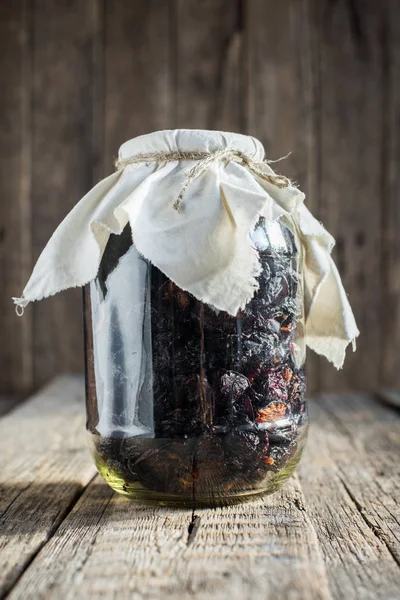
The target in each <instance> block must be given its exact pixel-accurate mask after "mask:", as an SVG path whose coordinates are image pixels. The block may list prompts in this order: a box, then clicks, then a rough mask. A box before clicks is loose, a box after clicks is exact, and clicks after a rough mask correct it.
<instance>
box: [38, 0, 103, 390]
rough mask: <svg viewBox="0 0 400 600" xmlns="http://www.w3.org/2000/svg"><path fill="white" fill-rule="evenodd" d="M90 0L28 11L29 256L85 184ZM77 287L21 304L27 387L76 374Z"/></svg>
mask: <svg viewBox="0 0 400 600" xmlns="http://www.w3.org/2000/svg"><path fill="white" fill-rule="evenodd" d="M96 4H97V0H89V1H88V2H79V1H78V0H62V1H61V2H57V3H55V2H53V1H52V0H44V1H43V2H39V3H37V4H36V5H35V11H34V15H33V55H34V72H33V140H32V196H31V202H32V204H33V205H34V211H33V214H32V224H33V239H32V244H33V258H34V260H36V259H37V257H38V255H39V254H40V252H41V251H42V250H43V248H44V246H45V245H46V243H47V241H48V239H49V238H50V236H51V234H52V233H53V231H54V229H55V228H56V227H57V225H58V224H59V223H60V222H61V221H62V219H63V218H64V217H65V216H66V214H67V213H68V212H69V210H70V209H71V208H72V207H73V206H74V205H75V204H76V202H78V200H80V198H81V197H82V196H83V195H84V194H85V193H86V192H87V191H88V190H89V189H90V187H91V186H92V183H93V181H92V166H93V164H94V162H95V160H94V158H95V154H94V152H93V101H94V100H93V80H94V37H95V34H96V33H98V26H97V13H96V11H95V7H96ZM81 306H82V303H81V291H80V290H78V289H75V290H68V291H67V292H64V293H62V294H59V295H57V296H55V297H52V298H50V299H48V300H45V301H43V302H41V303H38V304H35V305H33V306H32V307H29V309H27V311H26V312H29V311H32V312H33V340H34V346H33V356H34V372H35V386H38V385H40V384H43V383H44V382H46V381H48V380H49V378H50V377H52V376H54V375H55V374H56V373H60V372H65V371H81V370H82V364H83V353H82V327H81V322H82V317H81V315H82V308H81Z"/></svg>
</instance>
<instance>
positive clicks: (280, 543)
mask: <svg viewBox="0 0 400 600" xmlns="http://www.w3.org/2000/svg"><path fill="white" fill-rule="evenodd" d="M302 507H303V500H302V494H301V491H300V489H299V486H298V484H297V483H296V481H292V482H291V483H290V484H289V485H288V486H287V487H286V490H285V492H283V493H278V494H276V495H274V496H270V497H269V498H267V499H266V500H264V501H257V502H253V503H251V504H248V505H243V506H239V507H230V508H223V509H216V510H199V511H197V512H196V517H197V519H199V520H201V521H200V525H199V527H198V529H197V533H196V535H190V534H189V533H188V527H189V526H190V523H191V522H192V512H191V511H188V510H179V511H177V510H175V511H174V510H172V509H165V508H158V509H154V508H146V507H144V506H141V505H135V504H133V503H131V502H129V500H126V499H124V498H122V497H117V496H116V495H115V494H114V495H111V494H110V490H108V489H107V488H106V486H105V485H104V484H102V483H101V482H100V481H99V480H98V479H96V480H95V481H94V482H93V483H92V484H91V485H90V486H89V488H88V490H87V491H86V492H85V494H84V495H83V496H82V498H81V500H80V501H79V502H78V503H77V505H76V506H75V508H74V510H73V511H72V512H71V514H70V515H69V517H67V519H66V520H65V521H64V522H63V524H62V525H61V527H60V528H59V530H58V531H57V533H56V535H55V536H54V537H53V538H52V540H51V541H50V542H49V544H47V545H46V547H45V548H44V549H43V551H42V552H40V554H39V555H38V557H37V558H36V560H35V562H34V563H33V564H32V565H31V567H30V568H28V569H27V571H26V572H25V574H24V575H23V577H22V578H21V579H20V581H19V582H18V584H17V586H16V587H15V589H14V590H13V592H12V594H11V595H10V598H11V599H13V600H15V599H17V598H26V597H27V596H28V597H29V596H34V597H39V598H49V599H51V598H60V597H61V598H76V599H80V598H88V597H93V596H96V595H102V597H105V598H113V597H118V598H132V597H134V598H137V599H139V598H140V599H142V598H143V599H146V600H150V599H152V600H153V599H154V600H156V599H158V598H161V597H164V598H182V599H189V598H193V597H195V598H197V599H199V600H203V599H204V600H205V599H209V598H211V597H212V598H221V599H222V598H226V597H230V598H232V599H234V600H236V599H237V600H239V599H242V598H261V597H262V598H271V600H272V599H278V598H285V597H290V598H293V599H297V598H301V599H303V598H304V599H306V598H310V599H311V598H318V599H328V598H330V594H329V591H328V588H327V585H326V578H325V568H324V565H323V562H322V559H321V554H320V550H319V547H318V542H317V538H316V535H315V532H314V529H313V527H312V525H311V523H310V521H309V519H308V517H307V515H306V514H305V512H304V510H303V508H302Z"/></svg>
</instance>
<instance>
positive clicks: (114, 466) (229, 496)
mask: <svg viewBox="0 0 400 600" xmlns="http://www.w3.org/2000/svg"><path fill="white" fill-rule="evenodd" d="M251 238H252V242H253V245H254V246H255V247H256V248H257V250H258V253H259V258H260V265H261V273H260V275H259V277H258V281H259V289H258V291H257V292H256V294H255V296H254V298H253V299H252V300H251V301H250V302H249V303H248V304H247V306H246V307H245V309H244V310H242V311H240V312H239V313H238V314H237V315H236V316H235V317H232V316H230V315H229V314H227V313H224V312H220V311H218V310H216V309H215V308H213V307H212V306H208V305H206V304H203V303H202V302H200V301H199V300H197V299H196V298H194V297H193V296H192V295H190V294H189V293H187V292H185V291H183V290H181V289H180V288H178V287H177V286H176V285H175V284H174V283H173V282H172V281H170V280H169V279H168V278H167V277H166V276H165V275H164V274H163V273H162V272H161V271H159V270H158V269H157V268H156V267H155V266H152V265H151V264H150V263H149V262H147V261H146V260H145V259H144V258H143V257H142V256H140V255H139V253H138V252H137V250H136V248H135V246H134V245H133V244H132V237H131V230H130V227H129V225H127V226H126V228H125V229H124V231H123V233H122V234H121V235H119V236H117V235H111V236H110V239H109V242H108V245H107V247H106V250H105V252H104V255H103V258H102V261H101V265H100V269H99V272H98V275H97V278H96V279H95V280H94V281H92V282H91V283H90V284H89V285H88V286H87V287H86V289H85V334H86V381H87V417H88V418H87V429H88V433H89V438H90V446H91V451H92V453H93V456H94V459H95V462H96V465H97V468H98V470H99V472H100V473H101V475H102V476H103V477H104V479H105V480H106V481H107V483H109V485H110V486H111V487H112V488H113V489H114V490H116V491H117V492H119V493H121V494H125V495H127V496H129V497H130V498H132V499H134V500H138V501H141V502H146V503H152V504H154V503H157V504H163V505H172V506H202V505H208V506H212V505H221V504H230V503H235V502H240V501H243V500H246V499H249V498H252V497H254V496H256V495H259V494H265V493H271V492H274V491H275V490H277V489H279V488H280V487H281V486H282V485H283V483H284V482H285V481H286V480H287V479H288V477H289V476H290V475H291V474H292V473H293V470H294V469H295V467H296V464H297V463H298V461H299V459H300V456H301V453H302V450H303V447H304V444H305V440H306V435H307V427H308V418H307V408H306V403H305V397H304V396H305V375H304V355H305V352H304V342H303V325H304V315H303V294H302V289H301V288H302V286H301V281H302V280H301V274H300V262H301V261H300V255H299V252H298V246H299V245H297V244H296V237H295V235H294V233H293V231H292V228H291V224H290V223H289V222H285V221H284V220H283V219H281V220H280V221H279V222H278V221H266V220H264V219H263V218H261V219H260V221H259V223H258V224H257V226H256V227H255V229H254V231H253V232H252V234H251Z"/></svg>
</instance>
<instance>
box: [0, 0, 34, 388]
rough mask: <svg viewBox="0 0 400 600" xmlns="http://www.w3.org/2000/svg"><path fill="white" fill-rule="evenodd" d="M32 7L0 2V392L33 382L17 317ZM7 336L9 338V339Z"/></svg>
mask: <svg viewBox="0 0 400 600" xmlns="http://www.w3.org/2000/svg"><path fill="white" fill-rule="evenodd" d="M30 21H31V13H30V10H29V7H28V2H26V1H24V0H16V1H15V2H12V3H11V2H1V3H0V88H1V94H0V114H1V119H2V121H1V127H0V289H1V294H0V331H1V336H2V340H3V343H2V344H1V345H0V367H1V373H0V393H4V394H6V393H13V394H15V393H24V392H26V391H30V390H31V388H32V383H33V362H32V315H31V314H28V315H26V317H25V319H17V318H16V315H15V310H14V306H13V304H12V301H11V297H12V296H19V295H20V294H21V292H22V289H23V287H24V285H25V281H26V279H27V277H28V274H29V271H30V268H31V205H30V199H29V193H30V180H31V155H30V146H31V110H30V104H31V29H30ZM5 340H7V342H6V343H4V341H5Z"/></svg>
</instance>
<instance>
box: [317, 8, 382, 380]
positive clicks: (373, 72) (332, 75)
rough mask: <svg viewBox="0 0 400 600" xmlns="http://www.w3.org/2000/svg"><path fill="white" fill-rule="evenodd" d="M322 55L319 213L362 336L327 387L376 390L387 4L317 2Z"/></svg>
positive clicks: (327, 369) (324, 367)
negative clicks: (334, 247)
mask: <svg viewBox="0 0 400 600" xmlns="http://www.w3.org/2000/svg"><path fill="white" fill-rule="evenodd" d="M316 7H317V11H318V20H317V23H318V32H319V54H320V56H319V61H320V84H319V85H320V111H321V115H320V130H319V172H320V210H319V215H320V218H321V220H322V222H323V223H324V225H325V226H326V227H327V229H328V230H329V231H330V232H331V233H332V234H333V236H334V237H335V238H336V240H337V250H336V253H335V256H336V259H337V263H338V267H339V271H340V272H341V275H342V279H343V283H344V286H345V289H346V291H347V293H348V295H349V299H350V302H351V304H352V306H353V309H354V312H355V315H356V319H357V323H358V326H359V328H360V330H361V338H360V342H359V345H358V350H357V352H356V353H354V354H353V353H352V352H351V350H350V349H349V351H348V358H347V360H346V364H345V367H344V369H343V371H341V372H340V373H336V372H335V370H334V369H333V368H332V367H331V366H330V365H328V364H327V363H326V361H321V363H320V378H321V381H322V382H323V389H324V390H329V389H332V390H335V391H337V390H338V389H339V388H343V389H345V388H346V389H349V388H351V389H356V388H358V389H374V388H376V386H377V383H378V380H379V370H380V357H381V341H382V338H381V333H382V328H381V317H380V315H381V310H382V307H381V303H380V298H381V291H382V287H381V286H382V280H381V264H380V244H381V239H380V237H381V199H382V174H381V159H382V141H383V140H382V137H383V136H382V114H383V112H382V111H383V94H384V90H383V85H382V84H383V64H384V57H383V54H382V43H381V40H382V27H383V23H382V21H383V11H384V3H380V2H374V0H361V1H357V2H329V0H324V1H323V2H319V3H316Z"/></svg>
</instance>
